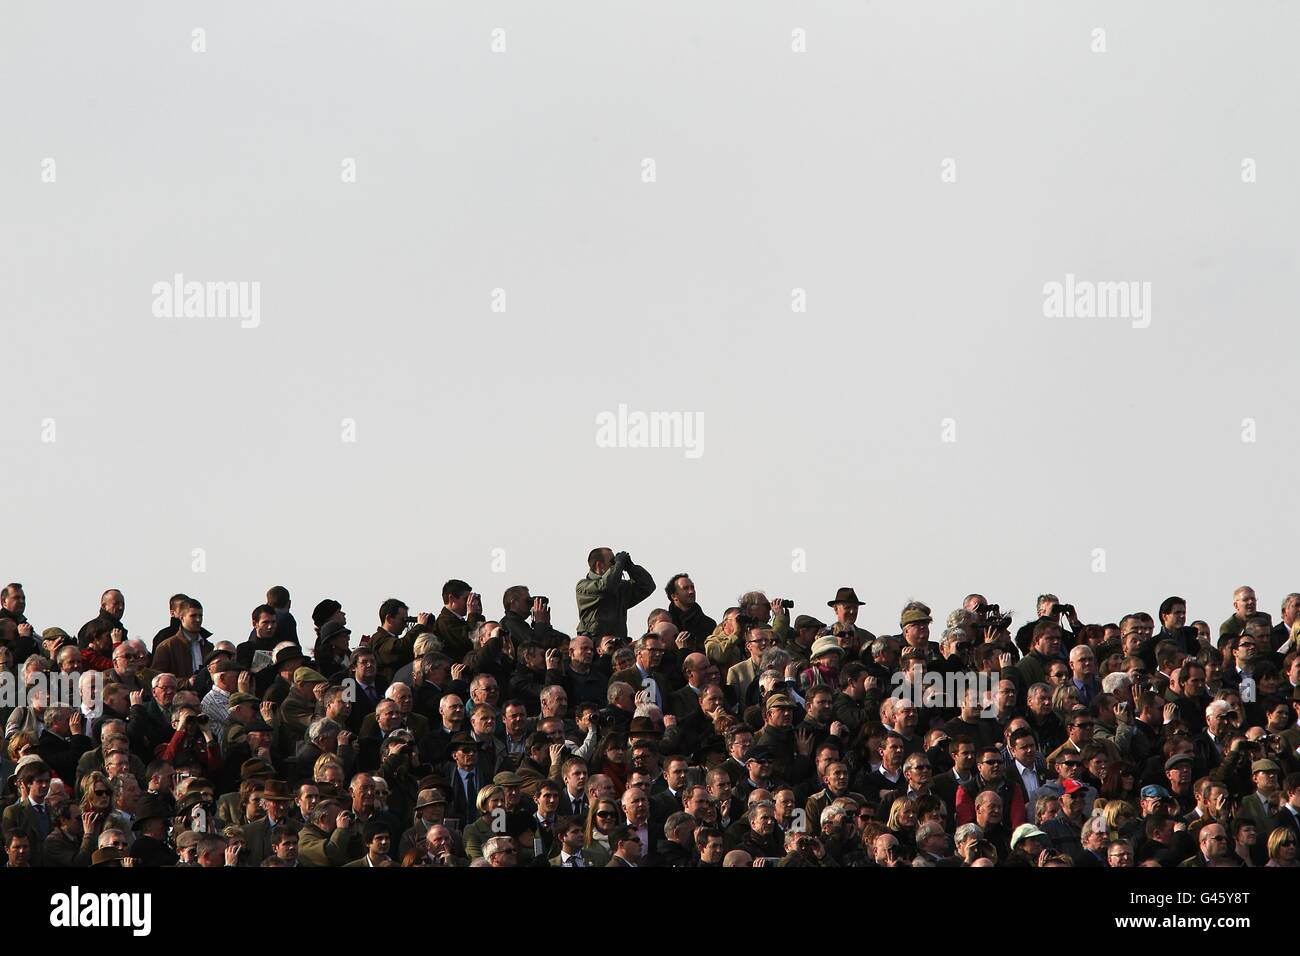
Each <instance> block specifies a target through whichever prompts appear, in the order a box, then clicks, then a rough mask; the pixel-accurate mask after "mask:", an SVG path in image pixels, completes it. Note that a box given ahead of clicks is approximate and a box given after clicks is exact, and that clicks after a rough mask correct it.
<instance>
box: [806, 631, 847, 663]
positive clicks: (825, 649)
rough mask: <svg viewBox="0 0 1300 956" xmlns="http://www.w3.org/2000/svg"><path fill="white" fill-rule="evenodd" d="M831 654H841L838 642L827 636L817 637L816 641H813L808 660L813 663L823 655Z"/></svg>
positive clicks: (842, 650)
mask: <svg viewBox="0 0 1300 956" xmlns="http://www.w3.org/2000/svg"><path fill="white" fill-rule="evenodd" d="M832 652H834V653H836V654H843V653H844V648H842V647H840V642H839V641H837V640H836V639H835V638H833V637H831V636H829V635H827V636H826V637H819V638H817V640H815V641H813V644H812V653H811V654H810V655H809V659H811V660H814V661H815V660H817V658H819V657H821V656H822V655H823V654H830V653H832Z"/></svg>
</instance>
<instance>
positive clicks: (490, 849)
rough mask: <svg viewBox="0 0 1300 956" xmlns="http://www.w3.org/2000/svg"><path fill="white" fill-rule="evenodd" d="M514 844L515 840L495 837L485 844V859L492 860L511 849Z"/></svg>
mask: <svg viewBox="0 0 1300 956" xmlns="http://www.w3.org/2000/svg"><path fill="white" fill-rule="evenodd" d="M514 842H515V841H514V840H512V839H510V837H506V836H499V837H493V838H492V839H490V840H488V841H487V842H486V843H484V844H483V859H485V860H491V859H492V857H493V856H495V855H496V854H498V853H500V852H501V851H502V850H506V849H509V848H510V847H511V846H513V845H514Z"/></svg>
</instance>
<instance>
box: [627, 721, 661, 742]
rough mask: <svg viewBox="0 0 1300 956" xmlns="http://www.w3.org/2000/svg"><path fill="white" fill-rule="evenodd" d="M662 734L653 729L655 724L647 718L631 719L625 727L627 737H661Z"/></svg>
mask: <svg viewBox="0 0 1300 956" xmlns="http://www.w3.org/2000/svg"><path fill="white" fill-rule="evenodd" d="M663 735H664V732H663V731H662V730H659V729H658V728H656V727H655V722H654V721H653V720H651V719H650V718H649V717H633V718H632V721H631V723H629V724H628V725H627V736H628V737H629V738H631V737H662V736H663Z"/></svg>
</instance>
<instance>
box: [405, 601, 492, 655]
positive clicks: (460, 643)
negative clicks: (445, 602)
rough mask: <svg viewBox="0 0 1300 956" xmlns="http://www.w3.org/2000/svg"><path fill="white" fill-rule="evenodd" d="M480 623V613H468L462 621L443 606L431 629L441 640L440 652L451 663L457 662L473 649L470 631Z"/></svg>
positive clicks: (481, 618) (481, 620) (481, 617)
mask: <svg viewBox="0 0 1300 956" xmlns="http://www.w3.org/2000/svg"><path fill="white" fill-rule="evenodd" d="M482 623H483V615H482V614H470V615H469V616H467V617H466V618H465V620H463V621H462V620H461V619H460V618H459V617H457V616H456V614H455V613H454V612H452V610H451V609H450V608H445V607H444V608H443V609H442V610H441V611H440V612H439V613H438V619H437V620H436V621H434V622H433V630H434V633H435V634H437V635H438V637H439V638H440V639H441V640H442V652H443V653H444V654H446V655H447V656H448V657H450V658H451V659H452V662H453V663H455V664H459V663H461V662H462V661H464V659H465V655H466V654H468V653H469V652H470V651H472V650H473V649H474V642H473V641H471V640H470V638H469V635H470V631H472V630H474V628H476V627H478V626H479V625H480V624H482ZM412 647H414V644H412ZM408 659H409V658H408Z"/></svg>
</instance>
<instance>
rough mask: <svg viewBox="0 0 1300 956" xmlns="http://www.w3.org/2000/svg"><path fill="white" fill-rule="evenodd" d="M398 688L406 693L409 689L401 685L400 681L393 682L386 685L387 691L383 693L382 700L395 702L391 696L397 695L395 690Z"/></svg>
mask: <svg viewBox="0 0 1300 956" xmlns="http://www.w3.org/2000/svg"><path fill="white" fill-rule="evenodd" d="M399 687H401V688H402V689H404V690H408V691H409V690H410V689H411V688H410V687H408V686H407V685H406V684H403V683H402V682H401V681H400V680H395V681H393V682H392V683H391V684H389V685H388V690H386V691H384V700H396V699H397V698H395V697H394V696H393V695H394V694H395V693H397V688H399Z"/></svg>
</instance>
